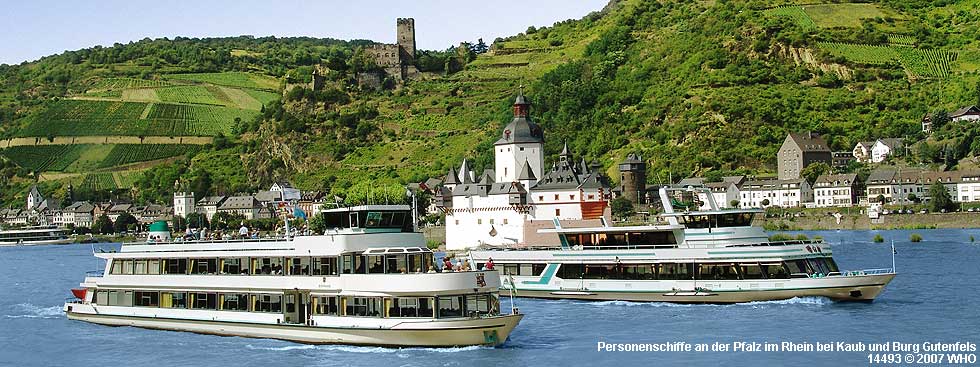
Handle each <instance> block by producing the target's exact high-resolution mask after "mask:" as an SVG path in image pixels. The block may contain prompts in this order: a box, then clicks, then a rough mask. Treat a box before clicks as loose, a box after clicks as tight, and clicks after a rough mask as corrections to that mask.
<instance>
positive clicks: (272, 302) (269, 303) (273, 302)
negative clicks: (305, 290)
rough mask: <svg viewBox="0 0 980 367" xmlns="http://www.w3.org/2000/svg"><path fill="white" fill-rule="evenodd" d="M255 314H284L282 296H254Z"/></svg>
mask: <svg viewBox="0 0 980 367" xmlns="http://www.w3.org/2000/svg"><path fill="white" fill-rule="evenodd" d="M252 300H253V307H252V309H253V310H254V311H255V312H274V313H278V312H282V295H279V294H257V295H253V296H252Z"/></svg>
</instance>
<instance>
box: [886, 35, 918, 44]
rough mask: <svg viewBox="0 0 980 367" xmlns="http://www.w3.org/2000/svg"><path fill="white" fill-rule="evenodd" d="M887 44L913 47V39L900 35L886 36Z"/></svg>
mask: <svg viewBox="0 0 980 367" xmlns="http://www.w3.org/2000/svg"><path fill="white" fill-rule="evenodd" d="M888 43H891V44H893V45H904V46H915V37H912V36H906V35H901V34H891V35H888Z"/></svg>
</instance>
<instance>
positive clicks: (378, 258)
mask: <svg viewBox="0 0 980 367" xmlns="http://www.w3.org/2000/svg"><path fill="white" fill-rule="evenodd" d="M367 263H368V264H370V265H369V267H368V273H369V274H384V272H385V266H384V256H383V255H370V256H368V257H367ZM358 273H360V272H358Z"/></svg>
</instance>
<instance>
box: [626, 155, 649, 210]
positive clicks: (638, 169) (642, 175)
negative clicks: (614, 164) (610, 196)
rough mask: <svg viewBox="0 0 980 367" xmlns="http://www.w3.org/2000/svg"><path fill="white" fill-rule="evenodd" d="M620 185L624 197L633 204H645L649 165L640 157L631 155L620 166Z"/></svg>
mask: <svg viewBox="0 0 980 367" xmlns="http://www.w3.org/2000/svg"><path fill="white" fill-rule="evenodd" d="M619 178H620V181H619V184H620V190H621V192H622V193H623V197H625V198H626V199H628V200H629V201H630V202H632V203H633V204H637V205H639V204H643V203H644V202H645V201H646V200H645V195H644V193H643V191H646V183H647V164H646V163H645V162H643V159H642V158H640V156H639V155H637V154H634V153H630V155H629V156H627V157H626V160H625V161H623V162H622V163H620V164H619Z"/></svg>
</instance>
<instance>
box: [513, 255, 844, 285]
mask: <svg viewBox="0 0 980 367" xmlns="http://www.w3.org/2000/svg"><path fill="white" fill-rule="evenodd" d="M507 265H508V264H504V265H503V266H504V268H505V269H506V266H507ZM838 272H839V270H838V268H837V264H836V263H834V260H833V259H832V258H830V257H822V258H808V259H799V260H786V261H773V262H727V263H693V262H691V263H656V264H569V263H565V264H561V267H560V268H559V269H558V273H557V276H558V277H559V278H562V279H621V280H694V279H697V280H753V279H789V278H792V277H809V276H826V275H830V274H833V273H838ZM515 275H517V274H515ZM520 275H523V274H520Z"/></svg>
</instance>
